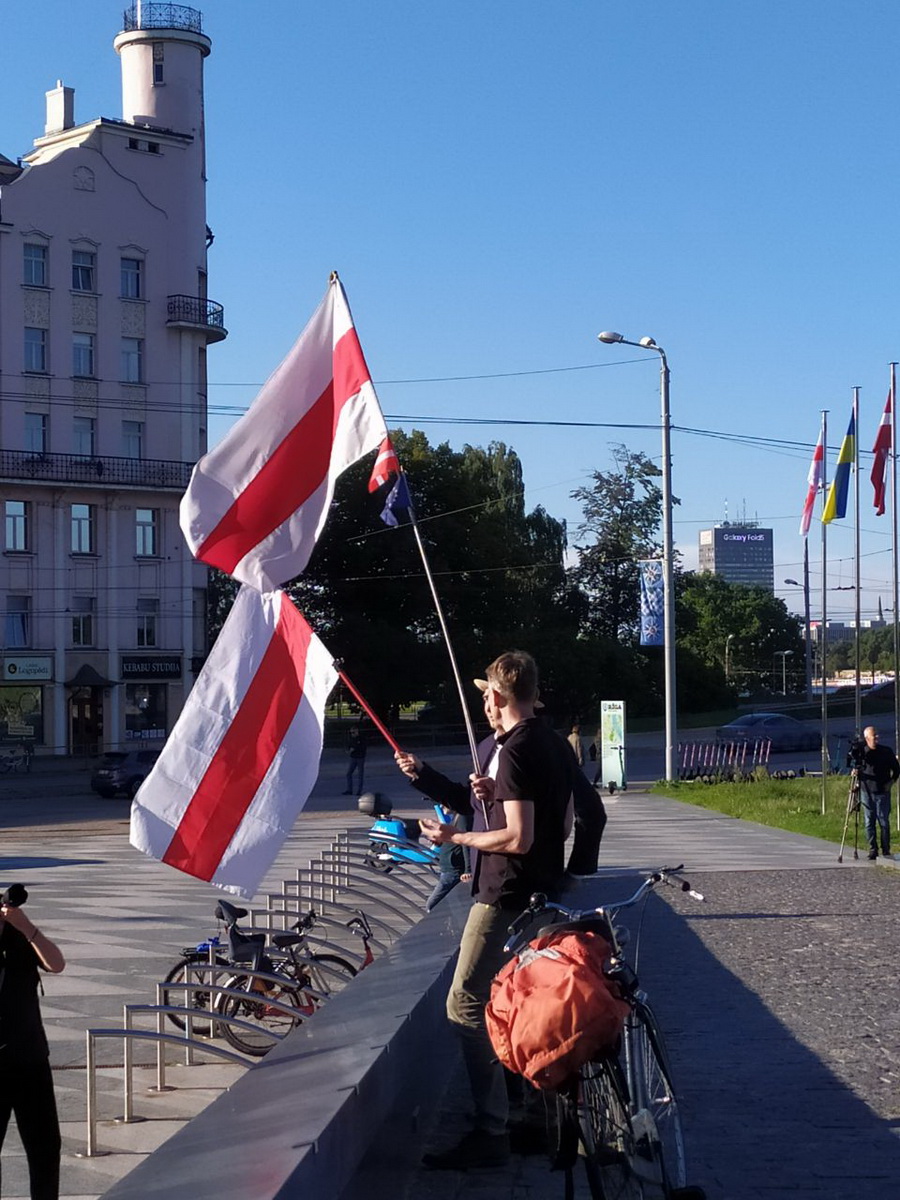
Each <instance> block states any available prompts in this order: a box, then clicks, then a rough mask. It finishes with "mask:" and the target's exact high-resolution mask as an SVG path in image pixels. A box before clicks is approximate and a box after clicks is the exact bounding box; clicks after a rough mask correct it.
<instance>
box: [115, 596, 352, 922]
mask: <svg viewBox="0 0 900 1200" xmlns="http://www.w3.org/2000/svg"><path fill="white" fill-rule="evenodd" d="M336 682H337V672H336V670H335V668H334V665H333V663H332V659H331V655H330V654H329V653H328V651H327V650H326V649H325V647H324V646H323V645H322V643H321V642H320V641H319V639H318V638H317V637H316V636H315V634H314V633H313V631H312V630H311V629H310V627H309V625H308V624H307V622H306V620H305V619H304V617H303V616H302V615H301V613H300V612H299V611H298V609H297V608H296V607H295V606H294V604H293V603H292V602H291V600H290V598H289V597H288V596H287V595H286V593H284V592H280V591H277V592H266V593H264V594H262V595H260V593H258V592H256V591H255V590H254V589H253V588H249V587H244V588H241V590H240V592H239V593H238V596H237V599H236V600H235V602H234V606H233V608H232V610H231V612H230V613H229V615H228V619H227V621H226V622H225V624H224V625H223V627H222V632H221V633H220V634H219V636H218V638H217V639H216V643H215V645H214V646H213V648H212V650H211V651H210V654H209V657H208V659H207V660H206V663H205V664H204V666H203V669H202V670H201V672H200V674H199V675H198V677H197V682H196V683H195V684H194V687H193V689H192V691H191V693H190V695H189V696H188V698H187V701H186V703H185V706H184V708H183V709H182V712H181V716H180V717H179V718H178V721H177V722H176V724H175V727H174V729H173V730H172V732H171V734H170V735H169V738H168V740H167V742H166V744H165V746H164V748H163V751H162V754H161V755H160V756H159V758H158V760H157V762H156V764H155V765H154V767H153V770H152V771H151V772H150V774H149V775H148V776H147V778H146V780H145V781H144V784H143V786H142V787H141V789H140V791H139V792H138V795H137V797H136V798H135V801H134V804H133V805H132V810H131V844H132V845H133V846H136V847H137V848H138V850H142V851H143V852H144V853H145V854H149V855H150V856H151V857H152V858H156V859H159V860H160V861H161V862H164V863H167V864H168V865H169V866H171V867H176V868H177V869H178V870H179V871H185V872H186V873H187V874H188V875H194V876H196V877H197V878H198V879H205V880H208V881H209V882H210V883H212V884H214V885H215V886H216V887H220V888H224V889H225V890H226V891H229V892H236V893H237V894H238V895H240V896H245V897H247V898H248V899H249V898H252V897H253V896H254V895H255V894H256V890H257V888H258V886H259V884H260V882H261V881H262V878H263V876H264V875H265V873H266V871H267V870H268V869H269V867H270V866H271V865H272V862H273V861H274V859H275V856H276V855H277V853H278V851H279V849H280V848H281V846H282V844H283V842H284V840H285V838H286V837H287V835H288V833H289V832H290V830H291V828H292V826H293V824H294V821H295V820H296V818H297V815H298V813H299V812H300V810H301V809H302V808H303V806H304V804H305V803H306V800H307V797H308V796H309V793H310V792H311V790H312V787H313V784H314V783H315V781H316V776H317V775H318V771H319V757H320V755H321V752H322V727H323V723H324V716H325V703H326V701H327V699H328V694H329V692H330V691H331V689H332V688H333V687H334V685H335V683H336Z"/></svg>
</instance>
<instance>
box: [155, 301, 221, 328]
mask: <svg viewBox="0 0 900 1200" xmlns="http://www.w3.org/2000/svg"><path fill="white" fill-rule="evenodd" d="M167 320H168V321H169V322H173V321H174V322H181V323H183V324H186V325H201V326H203V327H204V328H208V329H222V330H224V328H225V309H224V308H223V307H222V305H221V304H217V303H216V301H215V300H207V299H206V298H205V297H204V296H179V295H176V296H170V297H169V300H168V307H167Z"/></svg>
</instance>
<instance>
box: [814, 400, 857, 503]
mask: <svg viewBox="0 0 900 1200" xmlns="http://www.w3.org/2000/svg"><path fill="white" fill-rule="evenodd" d="M855 461H856V419H855V416H854V415H853V414H851V416H850V424H849V425H848V426H847V433H846V436H845V437H844V440H843V441H842V442H841V449H840V453H839V454H838V457H837V466H836V467H835V469H834V479H832V481H831V487H830V488H829V489H828V499H827V500H826V501H825V508H824V509H823V510H822V524H823V525H827V524H828V523H829V521H833V520H835V518H837V519H838V520H840V519H841V517H846V515H847V493H848V492H849V491H850V468H851V466H852V465H853V463H854V462H855Z"/></svg>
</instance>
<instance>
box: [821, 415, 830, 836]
mask: <svg viewBox="0 0 900 1200" xmlns="http://www.w3.org/2000/svg"><path fill="white" fill-rule="evenodd" d="M827 498H828V409H827V408H823V409H822V514H823V515H824V513H825V501H826V500H827ZM827 533H828V526H827V525H826V524H825V522H824V521H823V522H822V623H821V624H820V625H819V672H820V679H821V687H822V816H823V817H824V816H825V783H826V780H827V779H828V689H827V687H826V686H825V681H826V679H827V677H828V669H827V657H828V656H827V654H826V642H827V640H828V639H827V636H826V627H827V624H828V611H827V604H828V592H827V590H826V585H827V578H826V574H827V572H826V566H827V558H828V556H827V542H828V538H827Z"/></svg>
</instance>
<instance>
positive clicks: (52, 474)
mask: <svg viewBox="0 0 900 1200" xmlns="http://www.w3.org/2000/svg"><path fill="white" fill-rule="evenodd" d="M192 470H193V464H192V463H184V462H174V461H172V460H170V459H164V458H111V457H109V456H106V455H104V456H89V455H86V454H40V453H38V454H35V453H33V452H31V451H29V450H0V478H2V479H16V480H25V481H29V482H30V481H31V480H46V481H47V482H53V483H83V484H88V485H91V486H94V487H96V486H98V485H100V486H102V485H106V484H116V485H118V484H124V485H126V486H129V487H149V488H174V489H176V490H177V491H179V492H183V491H184V489H185V488H186V487H187V485H188V481H189V480H190V477H191V471H192Z"/></svg>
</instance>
